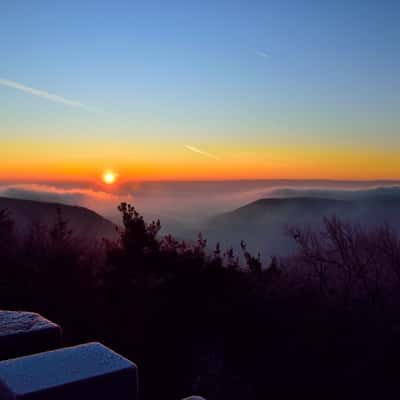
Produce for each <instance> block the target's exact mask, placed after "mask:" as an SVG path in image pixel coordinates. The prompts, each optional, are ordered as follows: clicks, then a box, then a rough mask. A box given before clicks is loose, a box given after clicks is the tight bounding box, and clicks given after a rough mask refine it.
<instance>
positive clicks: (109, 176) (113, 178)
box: [103, 171, 117, 185]
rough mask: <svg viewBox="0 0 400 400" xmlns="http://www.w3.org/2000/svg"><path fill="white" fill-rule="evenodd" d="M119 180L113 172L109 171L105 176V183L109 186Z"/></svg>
mask: <svg viewBox="0 0 400 400" xmlns="http://www.w3.org/2000/svg"><path fill="white" fill-rule="evenodd" d="M116 179H117V174H116V173H115V172H112V171H107V172H105V173H104V174H103V182H104V183H106V184H107V185H111V184H113V183H114V182H115V181H116Z"/></svg>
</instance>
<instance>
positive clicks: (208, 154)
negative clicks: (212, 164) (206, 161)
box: [185, 144, 219, 160]
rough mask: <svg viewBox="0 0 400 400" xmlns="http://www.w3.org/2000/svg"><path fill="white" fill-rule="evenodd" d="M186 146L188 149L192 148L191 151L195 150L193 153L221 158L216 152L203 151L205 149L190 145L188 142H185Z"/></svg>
mask: <svg viewBox="0 0 400 400" xmlns="http://www.w3.org/2000/svg"><path fill="white" fill-rule="evenodd" d="M185 148H186V149H188V150H190V151H193V153H197V154H201V155H203V156H204V157H208V158H212V159H213V160H219V157H217V156H215V155H214V154H211V153H207V152H206V151H203V150H201V149H198V148H197V147H194V146H190V145H188V144H185Z"/></svg>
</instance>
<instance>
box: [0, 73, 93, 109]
mask: <svg viewBox="0 0 400 400" xmlns="http://www.w3.org/2000/svg"><path fill="white" fill-rule="evenodd" d="M0 85H3V86H7V87H11V88H14V89H17V90H20V91H22V92H25V93H29V94H31V95H33V96H37V97H42V98H44V99H47V100H50V101H54V102H57V103H62V104H65V105H67V106H70V107H79V108H82V109H84V110H87V111H95V112H100V110H99V109H96V108H94V107H89V106H87V105H85V104H83V103H80V102H79V101H75V100H69V99H66V98H64V97H62V96H58V95H56V94H51V93H48V92H45V91H43V90H39V89H34V88H31V87H29V86H25V85H22V84H21V83H18V82H15V81H11V80H8V79H1V78H0Z"/></svg>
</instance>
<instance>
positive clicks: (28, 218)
mask: <svg viewBox="0 0 400 400" xmlns="http://www.w3.org/2000/svg"><path fill="white" fill-rule="evenodd" d="M57 209H60V211H61V215H62V217H63V219H65V220H66V221H68V224H69V228H70V229H72V230H73V232H74V233H75V234H77V235H79V236H82V237H85V238H97V239H101V238H113V237H115V236H116V231H115V225H114V224H113V223H112V222H110V221H108V220H107V219H105V218H104V217H102V216H101V215H99V214H97V213H95V212H94V211H92V210H89V209H88V208H84V207H78V206H68V205H64V204H58V203H45V202H40V201H31V200H20V199H12V198H6V197H0V210H7V211H8V213H9V215H10V217H11V218H12V219H13V220H14V222H15V225H16V230H17V232H19V233H24V232H26V231H27V229H29V226H30V225H31V224H32V223H40V224H44V225H50V226H51V225H52V224H53V223H54V222H55V221H56V217H57Z"/></svg>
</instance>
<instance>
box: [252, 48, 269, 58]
mask: <svg viewBox="0 0 400 400" xmlns="http://www.w3.org/2000/svg"><path fill="white" fill-rule="evenodd" d="M255 53H256V54H257V55H258V56H260V57H262V58H269V55H268V54H267V53H265V52H264V51H258V50H257V51H256V52H255Z"/></svg>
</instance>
